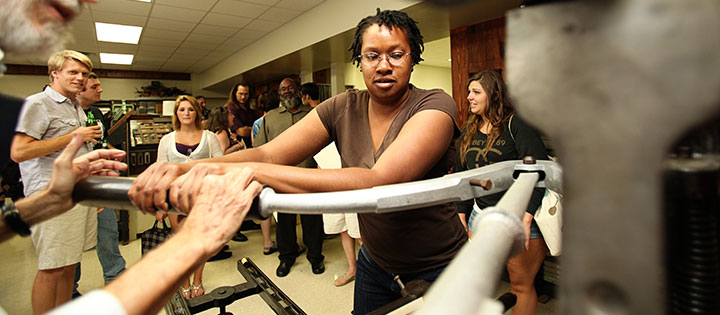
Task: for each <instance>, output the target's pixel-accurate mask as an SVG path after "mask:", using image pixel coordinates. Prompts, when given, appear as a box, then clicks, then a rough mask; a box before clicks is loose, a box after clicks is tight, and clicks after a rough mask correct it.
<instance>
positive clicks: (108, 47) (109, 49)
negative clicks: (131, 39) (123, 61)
mask: <svg viewBox="0 0 720 315" xmlns="http://www.w3.org/2000/svg"><path fill="white" fill-rule="evenodd" d="M97 46H98V49H99V50H100V52H104V53H115V54H134V53H135V52H136V51H137V48H138V47H137V45H130V44H121V43H108V42H98V45H97Z"/></svg>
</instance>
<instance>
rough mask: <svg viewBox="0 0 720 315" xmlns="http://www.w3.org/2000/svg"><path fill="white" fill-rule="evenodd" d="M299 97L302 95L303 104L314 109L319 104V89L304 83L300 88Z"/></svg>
mask: <svg viewBox="0 0 720 315" xmlns="http://www.w3.org/2000/svg"><path fill="white" fill-rule="evenodd" d="M300 95H302V102H303V104H305V105H307V106H310V107H312V108H315V106H318V104H320V87H319V86H318V85H317V84H315V83H312V82H308V83H304V84H303V85H301V86H300Z"/></svg>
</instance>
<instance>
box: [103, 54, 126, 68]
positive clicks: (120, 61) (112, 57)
mask: <svg viewBox="0 0 720 315" xmlns="http://www.w3.org/2000/svg"><path fill="white" fill-rule="evenodd" d="M133 57H134V55H128V54H108V53H100V63H106V64H115V65H131V64H132V61H133Z"/></svg>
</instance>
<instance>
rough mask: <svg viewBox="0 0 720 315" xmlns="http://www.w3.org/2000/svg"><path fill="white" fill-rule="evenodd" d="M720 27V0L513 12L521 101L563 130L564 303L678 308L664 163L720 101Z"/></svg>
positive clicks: (546, 125) (517, 99)
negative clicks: (668, 257)
mask: <svg viewBox="0 0 720 315" xmlns="http://www.w3.org/2000/svg"><path fill="white" fill-rule="evenodd" d="M718 30H720V2H719V1H717V0H693V1H675V0H611V1H593V0H584V1H581V0H578V1H571V2H556V3H547V4H541V5H536V6H528V7H525V8H523V9H515V10H512V11H509V12H508V13H507V33H506V34H507V36H506V44H505V52H506V54H505V56H506V59H505V66H506V68H505V70H506V71H505V74H506V78H507V81H508V87H509V91H510V94H511V95H512V96H513V101H514V102H513V103H514V105H515V107H516V109H517V111H518V114H520V115H522V116H523V118H525V119H526V120H527V121H528V122H530V123H531V124H533V125H535V126H536V127H538V128H539V129H540V131H542V132H543V133H544V134H546V135H547V136H548V137H549V138H550V139H552V141H553V148H554V151H555V152H556V153H557V155H558V157H559V158H560V160H561V161H562V163H563V169H564V172H565V177H564V186H565V187H566V193H565V194H564V200H563V202H564V203H563V208H564V216H563V224H564V226H563V257H562V272H563V274H562V278H561V279H560V286H559V294H558V295H559V299H558V303H559V306H558V307H557V309H558V310H559V314H568V315H574V314H658V315H663V314H670V311H669V310H668V306H667V305H668V303H666V301H667V300H668V298H669V297H668V295H667V291H666V288H667V287H668V283H667V281H666V279H667V272H666V265H665V263H664V262H665V259H664V252H665V242H664V237H663V233H664V222H663V221H664V220H663V216H662V209H663V199H664V195H663V180H662V175H663V173H664V171H665V170H664V165H663V162H664V160H665V158H666V156H667V152H668V151H669V150H670V148H671V147H672V145H673V144H674V143H675V141H677V140H678V138H679V137H680V136H682V135H683V134H684V133H686V132H687V131H689V130H690V129H691V128H692V127H693V126H697V125H699V124H701V123H703V122H704V121H707V120H709V119H711V118H713V117H716V115H717V114H718V113H719V112H720V106H719V104H720V89H718V87H720V37H719V36H716V34H717V33H718ZM711 34H712V35H711Z"/></svg>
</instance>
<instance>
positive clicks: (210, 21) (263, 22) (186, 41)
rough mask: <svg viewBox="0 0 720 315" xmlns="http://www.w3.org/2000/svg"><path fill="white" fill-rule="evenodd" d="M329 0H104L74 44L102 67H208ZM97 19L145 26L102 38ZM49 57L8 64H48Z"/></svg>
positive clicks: (84, 17) (93, 7)
mask: <svg viewBox="0 0 720 315" xmlns="http://www.w3.org/2000/svg"><path fill="white" fill-rule="evenodd" d="M322 2H324V0H242V1H241V0H153V1H152V2H151V3H146V2H139V1H135V0H102V1H100V2H99V3H97V4H90V5H87V6H86V8H85V10H83V12H82V14H81V15H80V16H78V17H77V18H76V19H75V21H73V22H72V33H73V35H74V41H73V42H72V43H70V44H69V45H67V48H68V49H73V50H78V51H81V52H84V53H86V54H88V56H89V57H90V58H91V59H92V61H93V63H94V64H95V67H97V68H102V69H122V70H142V71H166V72H190V73H192V72H202V71H204V70H206V69H208V68H209V67H211V66H213V65H215V64H217V63H218V62H220V61H222V60H224V59H225V58H227V57H229V56H231V55H232V54H234V53H235V52H237V51H239V50H241V49H243V48H244V47H246V46H247V45H249V44H251V43H252V42H254V41H256V40H257V39H259V38H261V37H263V36H265V35H266V34H268V33H270V32H272V31H273V30H275V29H277V28H278V27H280V26H281V25H283V24H284V23H287V22H289V21H290V20H292V19H294V18H295V17H297V16H299V15H301V14H303V13H304V12H305V11H308V10H310V9H312V8H313V7H315V6H317V5H318V4H320V3H322ZM95 22H104V23H115V24H125V25H135V26H142V27H143V32H142V35H141V37H140V43H139V44H138V45H132V44H118V43H108V42H98V41H97V39H96V37H95ZM100 52H105V53H125V54H134V55H135V60H134V61H133V64H132V65H130V66H122V65H111V64H100V60H99V58H98V53H100ZM46 62H47V60H46V59H45V58H14V59H11V58H8V59H7V60H6V63H16V64H34V65H46Z"/></svg>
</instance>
